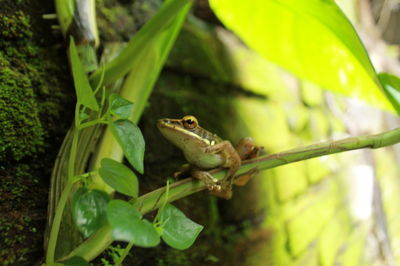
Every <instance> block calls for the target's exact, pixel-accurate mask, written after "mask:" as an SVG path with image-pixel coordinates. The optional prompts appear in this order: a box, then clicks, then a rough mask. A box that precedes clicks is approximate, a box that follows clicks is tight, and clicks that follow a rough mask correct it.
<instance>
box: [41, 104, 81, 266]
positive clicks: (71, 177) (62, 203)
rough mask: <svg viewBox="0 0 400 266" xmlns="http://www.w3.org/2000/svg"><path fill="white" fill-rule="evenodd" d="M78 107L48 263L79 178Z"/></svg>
mask: <svg viewBox="0 0 400 266" xmlns="http://www.w3.org/2000/svg"><path fill="white" fill-rule="evenodd" d="M79 108H80V105H79V104H76V106H75V128H74V129H73V135H72V144H71V150H70V152H69V160H68V179H67V184H66V186H65V188H64V190H63V192H62V193H61V196H60V201H59V202H58V204H57V208H56V212H55V214H54V220H53V224H52V225H51V231H50V237H49V243H48V248H47V254H46V263H47V264H49V265H52V264H54V256H55V251H56V246H57V239H58V232H59V231H60V225H61V218H62V216H63V213H64V208H65V205H66V204H67V201H68V197H69V196H70V193H71V190H72V187H73V186H74V184H75V182H76V181H77V180H79V179H77V178H74V177H75V157H76V150H77V146H78V136H79V131H78V128H79V120H77V119H79V118H78V115H79Z"/></svg>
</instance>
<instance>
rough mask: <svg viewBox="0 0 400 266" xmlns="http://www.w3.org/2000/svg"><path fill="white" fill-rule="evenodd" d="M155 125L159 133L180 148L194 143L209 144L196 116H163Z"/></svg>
mask: <svg viewBox="0 0 400 266" xmlns="http://www.w3.org/2000/svg"><path fill="white" fill-rule="evenodd" d="M157 127H158V129H159V130H160V132H161V134H163V136H164V137H165V138H166V139H168V140H169V141H171V142H172V143H173V144H175V145H176V146H178V147H179V148H181V149H185V148H186V147H187V146H188V145H191V144H194V143H204V144H209V142H210V141H209V140H208V139H207V138H205V137H204V132H205V130H204V129H203V128H201V127H200V126H199V124H198V122H197V118H196V117H194V116H192V115H186V116H184V117H182V118H181V119H170V118H163V119H159V120H158V121H157Z"/></svg>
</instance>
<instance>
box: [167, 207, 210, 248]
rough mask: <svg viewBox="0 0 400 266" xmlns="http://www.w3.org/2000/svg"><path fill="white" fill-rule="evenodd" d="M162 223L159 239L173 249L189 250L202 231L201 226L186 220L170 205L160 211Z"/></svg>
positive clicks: (182, 214) (183, 215)
mask: <svg viewBox="0 0 400 266" xmlns="http://www.w3.org/2000/svg"><path fill="white" fill-rule="evenodd" d="M160 220H161V221H162V225H161V227H162V228H163V230H162V235H161V238H162V239H163V240H164V241H165V243H167V244H168V245H170V246H171V247H173V248H176V249H181V250H182V249H187V248H189V247H190V246H191V245H192V244H193V243H194V241H195V240H196V238H197V236H198V235H199V234H200V232H201V230H203V226H202V225H199V224H197V223H195V222H193V221H192V220H190V219H188V218H187V217H186V216H185V214H184V213H183V212H181V211H180V210H179V209H178V208H176V207H174V206H173V205H171V204H167V205H166V206H165V207H164V208H162V209H161V210H160Z"/></svg>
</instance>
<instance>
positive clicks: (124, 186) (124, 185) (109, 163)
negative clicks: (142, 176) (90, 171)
mask: <svg viewBox="0 0 400 266" xmlns="http://www.w3.org/2000/svg"><path fill="white" fill-rule="evenodd" d="M99 174H100V176H101V178H103V180H104V182H106V183H107V184H108V185H109V186H110V187H112V188H113V189H115V190H116V191H118V192H120V193H122V194H125V195H128V196H131V197H134V198H136V197H137V196H138V191H139V184H138V180H137V177H136V175H135V173H133V172H132V171H131V169H129V168H128V167H126V166H125V165H123V164H122V163H120V162H117V161H115V160H112V159H109V158H104V159H103V160H101V167H100V169H99Z"/></svg>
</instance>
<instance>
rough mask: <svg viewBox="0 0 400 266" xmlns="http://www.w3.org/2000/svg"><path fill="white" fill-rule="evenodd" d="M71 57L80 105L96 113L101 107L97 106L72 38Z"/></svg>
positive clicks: (70, 45)
mask: <svg viewBox="0 0 400 266" xmlns="http://www.w3.org/2000/svg"><path fill="white" fill-rule="evenodd" d="M69 57H70V60H71V68H72V76H73V78H74V85H75V90H76V96H77V98H78V103H80V104H82V105H83V106H86V107H88V108H90V109H92V110H94V111H98V110H99V105H98V104H97V101H96V98H95V96H94V93H93V90H92V87H91V86H90V83H89V79H88V77H87V76H86V73H85V70H84V69H83V66H82V63H81V61H80V59H79V56H78V52H77V50H76V46H75V42H74V39H73V38H72V37H71V41H70V44H69Z"/></svg>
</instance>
